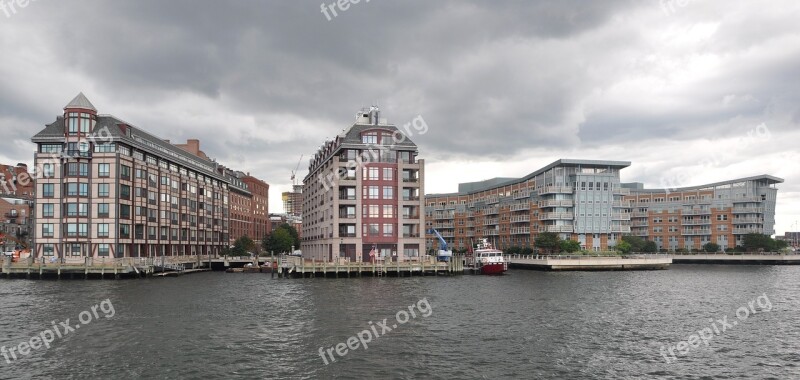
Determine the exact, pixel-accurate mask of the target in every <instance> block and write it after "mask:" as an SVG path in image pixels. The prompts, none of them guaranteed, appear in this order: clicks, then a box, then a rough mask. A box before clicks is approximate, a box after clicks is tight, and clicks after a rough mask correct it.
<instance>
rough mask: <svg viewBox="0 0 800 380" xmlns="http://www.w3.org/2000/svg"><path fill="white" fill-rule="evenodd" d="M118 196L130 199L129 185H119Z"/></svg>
mask: <svg viewBox="0 0 800 380" xmlns="http://www.w3.org/2000/svg"><path fill="white" fill-rule="evenodd" d="M119 198H120V199H131V187H130V186H128V185H119Z"/></svg>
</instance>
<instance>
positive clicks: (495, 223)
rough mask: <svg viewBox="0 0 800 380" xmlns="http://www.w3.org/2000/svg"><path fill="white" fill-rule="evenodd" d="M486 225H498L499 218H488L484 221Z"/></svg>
mask: <svg viewBox="0 0 800 380" xmlns="http://www.w3.org/2000/svg"><path fill="white" fill-rule="evenodd" d="M483 225H484V226H494V225H497V219H486V220H484V221H483Z"/></svg>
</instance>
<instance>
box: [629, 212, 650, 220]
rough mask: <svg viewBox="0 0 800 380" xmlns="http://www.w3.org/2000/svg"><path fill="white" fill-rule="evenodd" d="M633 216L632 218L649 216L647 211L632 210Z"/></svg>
mask: <svg viewBox="0 0 800 380" xmlns="http://www.w3.org/2000/svg"><path fill="white" fill-rule="evenodd" d="M631 217H632V218H646V217H647V212H646V211H634V212H631Z"/></svg>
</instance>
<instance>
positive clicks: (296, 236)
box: [277, 223, 300, 249]
mask: <svg viewBox="0 0 800 380" xmlns="http://www.w3.org/2000/svg"><path fill="white" fill-rule="evenodd" d="M277 229H284V230H286V231H288V232H289V235H291V236H292V242H293V243H292V244H294V246H295V248H296V249H300V235H299V234H298V233H297V229H296V228H294V226H292V225H291V224H289V223H283V224H281V225H280V226H278V228H277Z"/></svg>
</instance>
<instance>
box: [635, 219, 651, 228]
mask: <svg viewBox="0 0 800 380" xmlns="http://www.w3.org/2000/svg"><path fill="white" fill-rule="evenodd" d="M649 225H650V222H649V221H647V220H634V221H633V222H631V226H634V227H647V226H649Z"/></svg>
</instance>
